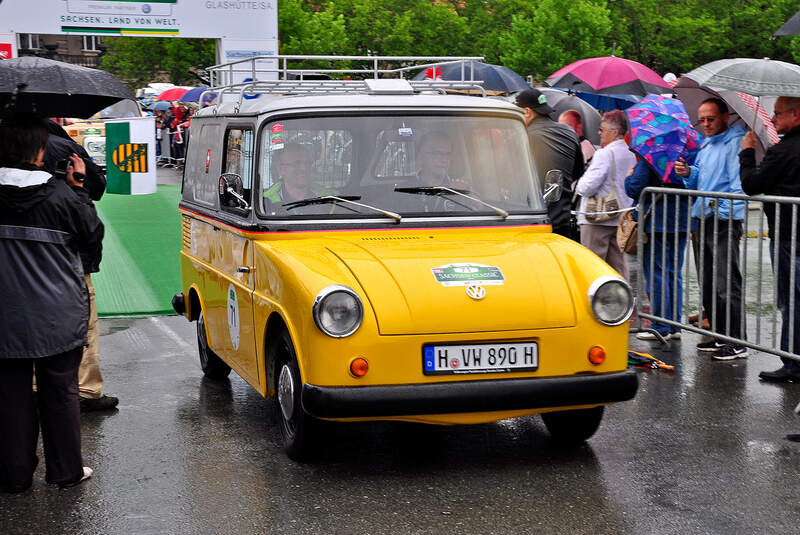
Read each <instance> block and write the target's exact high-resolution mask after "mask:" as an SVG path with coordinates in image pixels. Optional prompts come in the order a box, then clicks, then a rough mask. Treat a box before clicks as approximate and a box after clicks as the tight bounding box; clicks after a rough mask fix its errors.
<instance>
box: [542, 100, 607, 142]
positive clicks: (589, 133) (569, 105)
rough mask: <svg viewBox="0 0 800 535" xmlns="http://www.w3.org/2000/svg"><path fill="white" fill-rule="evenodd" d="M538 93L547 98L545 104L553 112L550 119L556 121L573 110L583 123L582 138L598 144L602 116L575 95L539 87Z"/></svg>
mask: <svg viewBox="0 0 800 535" xmlns="http://www.w3.org/2000/svg"><path fill="white" fill-rule="evenodd" d="M537 89H538V90H539V91H541V92H542V93H544V95H545V96H546V97H547V104H548V105H549V106H550V107H551V108H553V109H554V110H555V114H554V117H552V119H554V120H558V117H559V115H561V114H562V113H564V112H565V111H567V110H575V111H577V112H578V113H579V114H580V116H581V122H582V123H583V136H584V137H585V138H586V139H588V140H589V141H591V142H592V143H593V144H595V145H599V144H600V134H599V133H598V130H599V129H600V122H601V120H602V116H601V115H600V113H599V112H598V111H597V110H596V109H594V108H593V107H592V105H591V104H589V103H588V102H586V101H585V100H583V99H581V98H580V97H578V96H577V95H570V94H569V93H567V92H566V91H561V90H560V89H555V88H551V87H539V88H537Z"/></svg>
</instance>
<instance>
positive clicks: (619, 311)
mask: <svg viewBox="0 0 800 535" xmlns="http://www.w3.org/2000/svg"><path fill="white" fill-rule="evenodd" d="M589 302H590V303H591V305H592V312H594V317H595V318H597V321H599V322H600V323H602V324H604V325H620V324H621V323H624V322H625V321H627V320H628V318H630V317H631V313H633V292H632V291H631V287H630V286H629V285H628V283H627V282H625V281H624V280H622V279H620V278H619V277H614V276H613V275H609V276H606V277H600V278H599V279H597V280H595V281H594V282H593V283H592V285H591V286H590V287H589Z"/></svg>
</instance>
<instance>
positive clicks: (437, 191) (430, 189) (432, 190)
mask: <svg viewBox="0 0 800 535" xmlns="http://www.w3.org/2000/svg"><path fill="white" fill-rule="evenodd" d="M394 190H395V191H399V192H401V193H416V194H419V195H459V196H461V197H465V198H467V199H469V200H471V201H475V202H476V203H478V204H482V205H484V206H486V207H487V208H491V209H492V210H494V211H495V212H496V213H497V214H498V215H500V216H502V218H503V219H506V218H507V217H508V212H506V211H505V210H503V209H502V208H498V207H497V206H494V205H492V204H489V203H488V202H484V201H482V200H480V199H479V198H477V197H473V196H472V195H467V193H472V192H471V191H469V190H463V189H454V188H448V187H447V186H417V187H412V188H394Z"/></svg>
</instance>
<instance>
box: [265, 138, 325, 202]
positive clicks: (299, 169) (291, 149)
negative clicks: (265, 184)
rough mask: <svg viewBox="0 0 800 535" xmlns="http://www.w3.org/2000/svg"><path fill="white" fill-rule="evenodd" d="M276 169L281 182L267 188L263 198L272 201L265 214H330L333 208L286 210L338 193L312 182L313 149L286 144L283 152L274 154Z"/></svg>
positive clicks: (278, 180)
mask: <svg viewBox="0 0 800 535" xmlns="http://www.w3.org/2000/svg"><path fill="white" fill-rule="evenodd" d="M273 155H274V165H275V167H274V168H275V170H276V171H277V175H278V179H277V180H276V181H275V183H274V184H272V186H270V187H269V188H267V189H266V190H265V191H264V193H263V194H262V197H263V198H264V200H265V201H269V205H268V206H266V207H265V208H266V210H267V211H268V212H270V213H272V214H276V213H282V214H287V213H288V214H307V213H317V214H319V213H323V214H324V213H329V212H330V210H331V207H330V206H321V205H309V206H303V207H299V208H294V209H291V210H287V209H286V207H285V206H283V205H284V204H286V203H289V202H293V201H301V200H303V199H309V198H313V197H320V196H323V195H333V194H335V193H336V192H335V191H333V190H330V189H328V188H325V187H322V186H319V185H318V184H314V183H313V182H312V180H311V166H312V164H313V161H314V157H313V155H312V154H311V149H310V148H309V147H308V146H306V145H302V144H299V143H293V144H287V145H286V146H285V147H284V148H283V149H278V150H275V151H273Z"/></svg>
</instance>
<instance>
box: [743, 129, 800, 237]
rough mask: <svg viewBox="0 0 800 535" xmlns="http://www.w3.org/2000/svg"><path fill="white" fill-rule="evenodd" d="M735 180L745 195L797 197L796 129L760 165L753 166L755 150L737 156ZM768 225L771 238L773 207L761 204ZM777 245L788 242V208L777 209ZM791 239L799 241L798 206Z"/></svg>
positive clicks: (799, 145)
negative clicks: (737, 174) (740, 182)
mask: <svg viewBox="0 0 800 535" xmlns="http://www.w3.org/2000/svg"><path fill="white" fill-rule="evenodd" d="M739 165H740V173H739V176H740V177H741V179H742V190H743V191H744V192H745V193H747V194H748V195H758V194H760V193H763V194H764V195H780V196H784V197H800V126H797V127H795V128H792V129H791V130H789V131H788V132H786V134H784V136H783V139H781V141H780V142H779V143H777V144H776V145H773V146H772V147H770V148H769V149H767V153H766V154H765V155H764V159H763V160H761V165H756V151H755V149H745V150H743V151H742V152H740V153H739ZM764 213H765V214H766V215H767V223H768V224H769V237H770V238H773V239H774V238H775V203H764ZM780 218H781V220H780V233H779V237H778V239H779V240H780V241H791V238H792V205H791V204H784V205H781V209H780ZM795 232H796V234H795V236H796V237H797V238H800V205H798V207H797V226H796V228H795Z"/></svg>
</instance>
